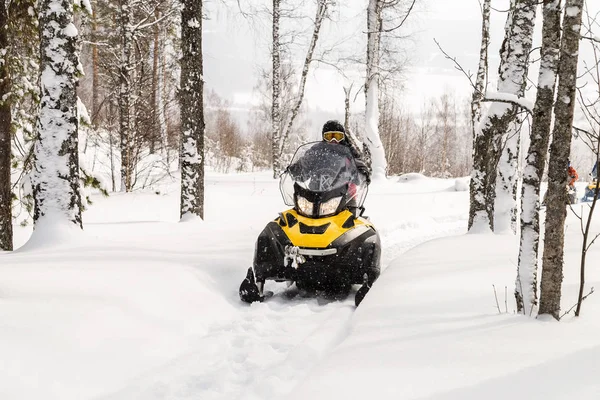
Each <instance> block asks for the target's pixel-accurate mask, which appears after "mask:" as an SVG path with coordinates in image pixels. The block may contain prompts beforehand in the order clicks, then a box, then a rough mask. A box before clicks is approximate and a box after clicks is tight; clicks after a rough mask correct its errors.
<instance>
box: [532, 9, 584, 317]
mask: <svg viewBox="0 0 600 400" xmlns="http://www.w3.org/2000/svg"><path fill="white" fill-rule="evenodd" d="M583 2H584V0H567V2H566V5H565V14H564V16H563V36H562V41H561V48H560V61H559V65H558V71H559V73H558V95H557V100H556V105H555V106H554V114H555V122H554V130H553V132H552V145H551V146H550V162H549V168H548V196H547V203H548V204H547V209H546V221H545V224H546V227H545V233H544V252H543V270H542V282H541V293H540V310H539V314H550V315H552V316H553V317H554V318H556V319H558V318H559V317H560V298H561V288H562V280H563V262H564V243H565V237H564V228H565V219H566V217H567V209H566V207H565V204H567V192H566V190H565V187H566V185H567V162H568V159H569V154H570V151H571V137H572V134H571V131H572V126H573V113H574V109H575V94H576V80H577V62H578V59H579V42H580V30H581V19H582V11H583Z"/></svg>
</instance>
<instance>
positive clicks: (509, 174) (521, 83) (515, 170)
mask: <svg viewBox="0 0 600 400" xmlns="http://www.w3.org/2000/svg"><path fill="white" fill-rule="evenodd" d="M537 6H538V0H513V7H514V12H513V13H512V14H511V13H509V17H508V18H509V20H508V21H507V28H508V29H510V31H508V30H507V35H510V36H507V37H506V39H505V42H504V44H503V46H502V49H501V55H500V57H501V59H504V60H506V61H505V63H504V64H501V66H500V70H499V72H500V80H499V82H498V92H500V93H509V94H512V95H515V96H517V97H518V98H522V97H524V96H525V89H526V87H527V72H528V70H529V53H530V52H531V47H532V43H533V29H534V25H535V15H536V11H537ZM523 111H525V110H524V109H523V108H519V107H518V106H516V105H512V107H509V108H504V110H502V111H501V114H500V113H497V115H502V117H500V121H501V122H500V121H499V122H500V124H501V127H502V128H501V129H503V130H504V131H503V130H501V129H497V130H495V132H494V138H493V139H492V141H493V144H494V148H495V149H497V151H498V152H501V155H500V160H499V162H498V168H497V177H496V184H495V189H496V196H495V205H494V208H495V209H494V212H495V213H494V230H495V231H497V232H502V231H508V230H511V231H512V232H513V233H516V231H517V184H518V180H519V176H520V171H519V155H520V153H521V139H522V138H521V133H520V131H521V124H522V123H523V118H522V117H521V116H520V115H519V112H520V113H521V115H523V114H524V113H523ZM504 123H505V124H506V125H504V126H502V124H504ZM502 142H503V144H502Z"/></svg>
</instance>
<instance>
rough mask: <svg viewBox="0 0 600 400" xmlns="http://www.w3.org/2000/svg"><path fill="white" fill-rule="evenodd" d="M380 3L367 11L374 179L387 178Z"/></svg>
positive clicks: (368, 126) (368, 122) (374, 1)
mask: <svg viewBox="0 0 600 400" xmlns="http://www.w3.org/2000/svg"><path fill="white" fill-rule="evenodd" d="M382 11H383V3H382V1H381V0H369V6H368V8H367V73H366V80H365V103H366V104H365V136H366V138H365V142H366V143H367V147H368V148H369V152H370V154H371V157H372V159H371V160H372V164H371V167H372V168H373V179H382V178H385V174H386V169H387V162H386V159H385V151H384V148H383V144H382V143H381V138H380V136H379V81H380V78H381V77H380V71H379V62H380V47H381V30H382V26H383V22H382V15H381V13H382Z"/></svg>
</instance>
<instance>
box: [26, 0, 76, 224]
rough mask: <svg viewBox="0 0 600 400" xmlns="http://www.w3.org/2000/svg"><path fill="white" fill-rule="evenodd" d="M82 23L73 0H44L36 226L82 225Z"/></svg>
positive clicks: (36, 171)
mask: <svg viewBox="0 0 600 400" xmlns="http://www.w3.org/2000/svg"><path fill="white" fill-rule="evenodd" d="M77 36H78V32H77V28H76V27H75V25H74V23H73V1H72V0H42V1H41V2H40V38H41V42H40V46H41V64H40V70H41V76H40V88H41V101H40V111H39V119H38V124H37V131H38V138H37V140H36V142H35V152H34V174H33V182H34V186H33V197H34V199H35V211H34V222H35V228H36V229H38V227H39V226H40V225H43V224H42V221H48V222H49V221H61V220H63V221H70V222H72V223H75V224H77V225H78V226H80V227H81V226H82V222H81V195H80V192H79V160H78V129H79V116H78V111H77V82H78V79H77V76H78V74H79V73H80V72H81V69H80V68H81V66H80V64H79V58H78V55H77Z"/></svg>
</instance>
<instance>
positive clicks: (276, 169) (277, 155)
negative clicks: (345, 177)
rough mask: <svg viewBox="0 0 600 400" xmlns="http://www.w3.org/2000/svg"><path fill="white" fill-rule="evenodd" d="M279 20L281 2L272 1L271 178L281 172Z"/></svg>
mask: <svg viewBox="0 0 600 400" xmlns="http://www.w3.org/2000/svg"><path fill="white" fill-rule="evenodd" d="M280 19H281V0H273V31H272V34H273V44H272V49H271V58H272V64H273V70H272V83H271V86H272V88H273V102H272V103H271V123H272V127H271V140H272V142H271V149H272V157H273V178H275V179H276V178H278V177H279V174H280V173H281V171H282V170H283V165H282V162H281V152H280V151H279V149H280V148H281V147H282V140H281V110H280V106H281V42H280V37H279V24H280Z"/></svg>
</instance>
